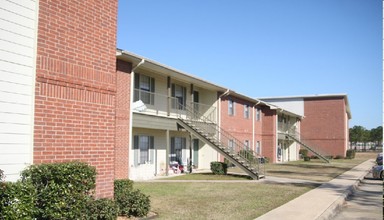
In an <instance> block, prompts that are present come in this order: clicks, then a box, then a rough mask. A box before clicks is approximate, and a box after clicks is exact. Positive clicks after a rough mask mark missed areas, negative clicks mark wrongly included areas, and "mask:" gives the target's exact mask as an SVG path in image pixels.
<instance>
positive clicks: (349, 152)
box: [346, 150, 356, 159]
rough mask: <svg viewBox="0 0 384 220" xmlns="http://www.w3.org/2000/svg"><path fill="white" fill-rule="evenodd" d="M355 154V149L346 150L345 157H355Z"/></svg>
mask: <svg viewBox="0 0 384 220" xmlns="http://www.w3.org/2000/svg"><path fill="white" fill-rule="evenodd" d="M355 155H356V151H355V150H347V156H346V158H347V159H353V158H355Z"/></svg>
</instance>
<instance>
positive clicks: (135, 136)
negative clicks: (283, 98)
mask: <svg viewBox="0 0 384 220" xmlns="http://www.w3.org/2000/svg"><path fill="white" fill-rule="evenodd" d="M117 74H118V79H119V78H121V80H118V90H119V88H122V89H121V91H125V93H124V94H120V95H118V97H117V103H118V104H117V107H118V109H119V110H117V114H120V113H119V112H125V113H126V114H127V115H126V117H125V118H127V119H128V118H131V119H132V120H130V121H129V120H125V128H126V129H124V130H122V131H124V132H125V134H124V135H125V138H121V140H125V142H124V141H120V140H118V143H117V146H116V152H118V151H120V152H121V153H116V160H117V161H123V163H122V164H121V165H120V166H118V167H116V173H120V172H119V171H118V170H119V169H122V167H124V166H122V165H124V164H128V168H127V169H123V171H122V173H121V175H122V177H124V173H125V175H128V174H129V178H131V179H149V178H153V177H154V176H158V175H167V174H168V173H169V172H170V170H169V166H170V164H171V163H174V162H175V161H176V162H177V163H179V164H181V165H184V166H186V167H187V166H188V165H190V163H191V164H192V166H193V167H194V168H199V169H209V167H210V162H212V161H217V160H223V159H224V157H225V156H228V155H225V153H224V154H223V153H220V150H219V151H218V150H217V149H215V146H211V145H210V143H208V142H209V141H207V140H206V139H204V137H203V138H201V137H200V138H199V135H198V134H194V132H193V131H187V130H185V129H182V128H181V127H182V126H180V124H178V121H177V120H178V118H180V117H182V118H185V117H188V114H190V113H191V112H190V110H191V109H193V110H192V111H193V113H194V114H198V116H196V115H195V116H194V117H204V118H205V120H208V121H209V123H211V124H213V125H215V126H217V128H214V130H215V131H214V132H215V133H217V134H216V136H217V138H218V140H220V141H221V142H222V143H221V144H222V145H223V144H224V145H228V146H229V148H231V149H235V148H237V147H238V148H241V149H240V150H238V151H241V150H248V151H252V152H254V155H255V156H257V157H264V153H263V152H264V150H265V152H266V157H268V158H269V159H270V160H272V161H273V162H283V161H289V160H297V159H298V145H296V144H295V143H292V142H289V144H288V141H286V140H285V139H281V138H279V137H280V136H279V135H278V128H282V127H284V126H285V127H287V128H288V127H292V126H296V125H297V124H298V123H299V121H300V117H299V116H298V115H295V114H294V113H290V112H288V111H286V110H283V109H281V108H277V107H276V106H273V105H270V104H268V103H266V102H263V101H261V100H257V99H253V98H250V97H247V96H245V95H242V94H239V93H236V92H235V91H232V90H230V89H227V88H224V87H221V86H218V85H215V84H213V83H210V82H207V81H204V80H202V79H199V78H196V77H193V76H191V75H189V74H186V73H183V72H181V71H178V70H175V69H173V68H171V67H167V66H165V65H163V64H160V63H158V62H156V61H153V60H150V59H147V58H144V57H141V56H138V55H136V54H133V53H131V52H128V51H123V50H117ZM124 77H126V78H127V80H124ZM128 78H129V80H128ZM118 93H119V92H118ZM119 97H120V98H119ZM119 103H129V105H123V106H122V108H121V109H120V107H119V106H120V104H119ZM124 108H125V109H124ZM128 109H129V110H130V111H128ZM285 115H286V116H285ZM290 116H291V117H290ZM263 118H266V119H265V120H263ZM279 118H284V120H281V121H280V120H279ZM119 119H120V117H119V116H117V120H119ZM117 124H119V125H120V123H119V121H118V122H117ZM120 126H121V125H120ZM184 126H185V125H184ZM264 127H265V128H266V130H265V131H264ZM122 131H120V132H122ZM228 133H229V134H230V137H229V136H227V135H226V134H228ZM224 140H225V141H224ZM223 142H224V143H223ZM263 142H264V143H265V146H264V144H263ZM120 145H121V146H120ZM126 148H129V150H128V151H127V149H126ZM119 158H120V159H119Z"/></svg>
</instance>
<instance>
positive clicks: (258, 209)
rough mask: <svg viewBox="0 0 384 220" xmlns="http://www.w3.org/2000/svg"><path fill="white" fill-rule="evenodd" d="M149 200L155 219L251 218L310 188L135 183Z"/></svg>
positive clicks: (227, 184) (234, 184)
mask: <svg viewBox="0 0 384 220" xmlns="http://www.w3.org/2000/svg"><path fill="white" fill-rule="evenodd" d="M135 188H138V189H140V190H142V192H144V193H145V194H147V195H150V199H151V211H153V212H156V213H157V214H158V219H254V218H256V217H258V216H260V215H262V214H264V213H266V212H268V211H270V210H272V209H274V208H276V207H278V206H280V205H282V204H284V203H286V202H288V201H290V200H292V199H293V198H296V197H297V196H299V195H301V194H303V193H305V192H307V191H309V190H311V189H312V188H311V187H310V186H294V185H275V184H260V183H256V182H254V181H249V182H244V183H234V182H232V183H231V182H230V183H217V182H212V183H209V182H208V183H178V182H175V183H169V182H167V183H157V182H151V183H149V182H147V183H145V182H140V183H135Z"/></svg>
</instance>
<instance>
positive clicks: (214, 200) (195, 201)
mask: <svg viewBox="0 0 384 220" xmlns="http://www.w3.org/2000/svg"><path fill="white" fill-rule="evenodd" d="M376 155H377V153H358V154H357V155H356V158H355V159H353V160H347V159H341V160H332V161H331V163H330V164H326V163H323V162H321V161H319V160H311V161H309V162H304V161H296V162H289V163H285V164H267V166H266V169H267V174H266V176H267V178H268V176H280V177H287V178H298V179H306V180H314V181H320V182H326V181H329V180H331V179H333V178H334V177H336V176H338V175H340V174H342V173H344V172H345V171H347V170H349V169H351V168H353V167H355V166H356V165H358V164H360V163H362V162H363V161H366V160H367V159H375V158H376ZM230 171H235V172H240V171H239V170H236V169H231V170H230ZM167 179H169V180H172V179H174V180H244V181H240V182H238V181H232V182H231V181H229V182H226V183H222V182H214V181H212V182H209V181H208V182H182V183H180V182H177V181H175V182H174V183H173V182H137V183H135V185H134V187H135V188H138V189H140V190H142V192H144V193H145V194H147V195H150V199H151V207H152V208H151V211H153V212H156V213H158V219H254V218H256V217H258V216H261V215H262V214H264V213H266V212H268V211H270V210H272V209H274V208H276V207H278V206H281V205H283V204H285V203H287V202H288V201H290V200H292V199H294V198H296V197H298V196H299V195H301V194H303V193H305V192H307V191H309V190H311V189H313V188H314V186H303V185H290V184H288V185H283V184H279V185H277V184H264V183H261V182H258V181H247V178H244V177H241V176H240V177H239V176H233V175H228V176H214V175H211V174H190V175H182V176H178V177H174V178H167ZM282 218H283V217H282Z"/></svg>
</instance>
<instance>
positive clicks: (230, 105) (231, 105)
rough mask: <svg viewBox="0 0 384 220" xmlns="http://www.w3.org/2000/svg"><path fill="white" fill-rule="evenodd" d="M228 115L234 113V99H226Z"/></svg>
mask: <svg viewBox="0 0 384 220" xmlns="http://www.w3.org/2000/svg"><path fill="white" fill-rule="evenodd" d="M228 115H235V101H233V100H232V99H228Z"/></svg>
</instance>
